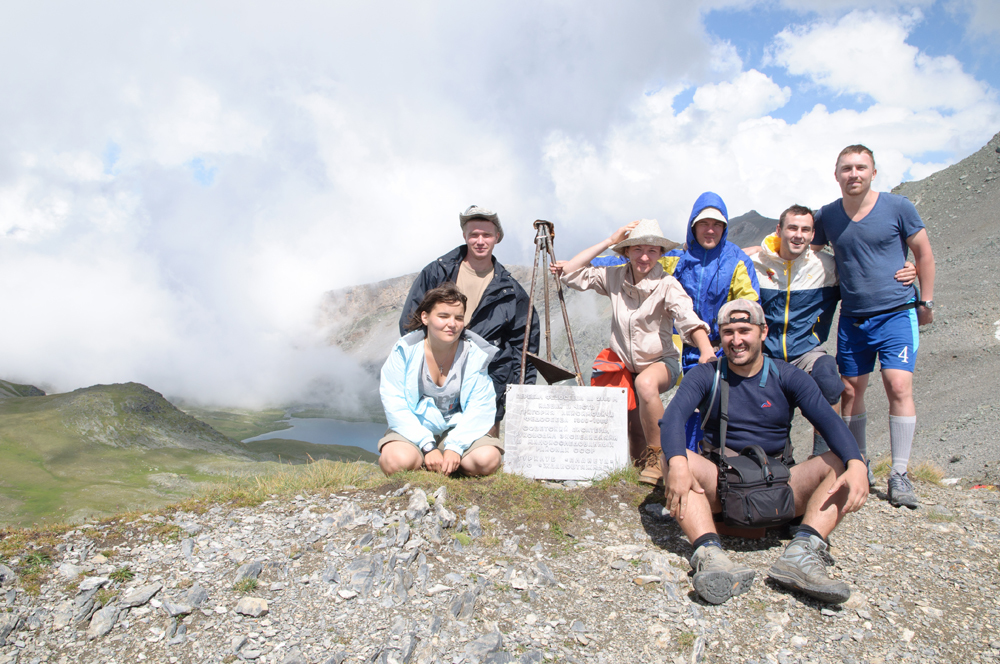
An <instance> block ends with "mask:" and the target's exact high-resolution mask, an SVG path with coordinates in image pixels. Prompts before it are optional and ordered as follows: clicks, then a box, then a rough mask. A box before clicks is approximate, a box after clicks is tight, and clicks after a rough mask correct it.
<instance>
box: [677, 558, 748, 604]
mask: <svg viewBox="0 0 1000 664" xmlns="http://www.w3.org/2000/svg"><path fill="white" fill-rule="evenodd" d="M691 567H692V568H694V579H693V583H694V590H695V592H696V593H698V596H699V597H701V598H702V599H703V600H705V601H706V602H708V603H709V604H722V603H723V602H725V601H726V600H727V599H729V598H730V597H735V596H736V595H742V594H743V593H745V592H746V591H748V590H750V584H751V583H753V577H754V571H753V570H752V569H750V568H749V567H743V566H741V565H737V564H736V563H734V562H733V561H731V560H730V559H729V556H727V555H726V552H725V551H723V550H722V549H720V548H719V547H717V546H707V545H706V546H699V547H698V550H697V551H695V552H694V555H693V556H691Z"/></svg>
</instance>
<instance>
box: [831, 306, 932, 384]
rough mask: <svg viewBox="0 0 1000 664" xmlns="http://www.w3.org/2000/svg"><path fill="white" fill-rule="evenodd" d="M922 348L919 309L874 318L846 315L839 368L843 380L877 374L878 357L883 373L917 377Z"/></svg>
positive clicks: (840, 333) (839, 332)
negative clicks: (915, 371)
mask: <svg viewBox="0 0 1000 664" xmlns="http://www.w3.org/2000/svg"><path fill="white" fill-rule="evenodd" d="M919 346H920V333H919V332H918V331H917V310H916V309H907V310H905V311H897V312H895V313H891V314H882V315H880V316H872V317H871V318H852V317H851V316H843V315H842V316H841V317H840V327H839V328H838V330H837V368H838V369H840V373H841V375H843V376H848V377H854V376H865V375H867V374H870V373H871V372H872V371H874V370H875V357H876V356H877V357H878V361H879V364H880V365H881V366H882V368H883V369H902V370H903V371H909V372H910V373H913V369H914V367H915V365H916V363H917V348H918V347H919Z"/></svg>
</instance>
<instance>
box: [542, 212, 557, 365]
mask: <svg viewBox="0 0 1000 664" xmlns="http://www.w3.org/2000/svg"><path fill="white" fill-rule="evenodd" d="M539 230H540V229H539ZM541 245H542V246H540V247H538V249H537V250H536V251H537V252H538V253H540V254H541V255H542V292H543V293H545V359H546V360H547V361H549V362H551V361H552V332H551V327H552V325H551V323H550V322H549V271H548V269H546V265H545V264H546V263H547V262H548V261H547V260H546V258H548V256H547V255H546V253H545V250H546V249H548V247H549V236H548V235H545V236H543V237H542V239H541ZM556 281H557V282H558V281H559V280H558V279H556Z"/></svg>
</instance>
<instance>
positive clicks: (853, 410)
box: [840, 374, 871, 415]
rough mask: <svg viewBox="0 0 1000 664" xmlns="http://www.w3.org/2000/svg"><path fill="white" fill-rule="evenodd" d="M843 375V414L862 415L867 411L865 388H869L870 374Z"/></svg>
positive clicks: (841, 411)
mask: <svg viewBox="0 0 1000 664" xmlns="http://www.w3.org/2000/svg"><path fill="white" fill-rule="evenodd" d="M870 375H871V374H865V375H864V376H841V378H842V379H843V381H844V394H843V396H841V397H840V414H841V415H860V414H861V413H864V412H865V411H866V408H865V390H866V389H868V376H870Z"/></svg>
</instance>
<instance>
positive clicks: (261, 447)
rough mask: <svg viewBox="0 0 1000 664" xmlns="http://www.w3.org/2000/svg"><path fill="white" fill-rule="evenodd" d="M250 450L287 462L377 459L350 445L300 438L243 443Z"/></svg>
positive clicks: (263, 457)
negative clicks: (324, 443)
mask: <svg viewBox="0 0 1000 664" xmlns="http://www.w3.org/2000/svg"><path fill="white" fill-rule="evenodd" d="M243 446H244V447H246V448H247V450H249V451H250V452H253V453H254V454H255V455H258V456H259V457H260V458H261V459H262V460H271V461H279V460H280V461H283V462H288V463H306V462H308V461H310V460H313V461H318V460H319V459H329V460H330V461H370V462H372V463H374V462H376V461H378V455H377V454H373V453H371V452H369V451H368V450H363V449H361V448H360V447H353V446H351V445H317V444H316V443H307V442H304V441H301V440H286V439H283V438H271V439H268V440H257V441H254V442H251V443H243Z"/></svg>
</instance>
